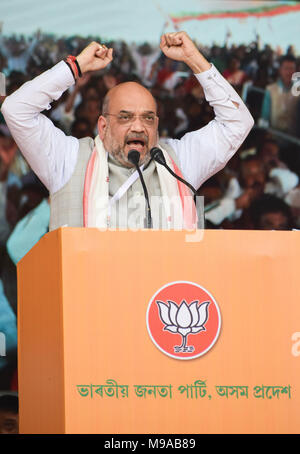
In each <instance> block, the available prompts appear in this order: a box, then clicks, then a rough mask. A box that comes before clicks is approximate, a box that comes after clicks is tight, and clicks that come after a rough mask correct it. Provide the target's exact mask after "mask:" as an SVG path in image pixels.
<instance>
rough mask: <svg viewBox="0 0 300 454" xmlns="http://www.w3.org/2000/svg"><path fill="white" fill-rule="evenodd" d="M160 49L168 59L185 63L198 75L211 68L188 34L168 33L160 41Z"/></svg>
mask: <svg viewBox="0 0 300 454" xmlns="http://www.w3.org/2000/svg"><path fill="white" fill-rule="evenodd" d="M160 48H161V50H162V52H163V53H164V54H165V56H166V57H168V58H171V59H172V60H176V61H183V62H184V63H186V64H187V65H188V66H189V67H190V68H191V70H192V71H193V72H194V73H195V74H197V73H199V72H202V71H206V70H207V69H209V68H210V67H211V65H210V63H208V61H207V60H206V59H205V58H204V57H203V55H202V54H201V53H200V52H199V50H198V49H197V47H196V46H195V44H194V43H193V41H192V40H191V38H190V37H189V36H188V34H187V33H186V32H175V33H166V34H164V35H162V37H161V40H160Z"/></svg>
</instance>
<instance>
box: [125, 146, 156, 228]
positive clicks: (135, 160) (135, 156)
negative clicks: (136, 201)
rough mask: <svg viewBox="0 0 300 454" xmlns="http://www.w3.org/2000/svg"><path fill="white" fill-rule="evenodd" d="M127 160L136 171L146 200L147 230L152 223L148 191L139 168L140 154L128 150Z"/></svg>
mask: <svg viewBox="0 0 300 454" xmlns="http://www.w3.org/2000/svg"><path fill="white" fill-rule="evenodd" d="M128 160H129V161H130V162H132V164H134V166H135V167H136V170H137V171H138V174H139V177H140V180H141V183H142V187H143V191H144V196H145V199H146V217H145V228H147V229H152V227H153V223H152V216H151V207H150V203H149V196H148V191H147V188H146V185H145V181H144V177H143V174H142V171H141V169H140V168H139V160H140V153H139V152H138V151H137V150H130V151H129V153H128Z"/></svg>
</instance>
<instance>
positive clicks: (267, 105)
mask: <svg viewBox="0 0 300 454" xmlns="http://www.w3.org/2000/svg"><path fill="white" fill-rule="evenodd" d="M295 71H296V59H295V57H293V56H292V55H285V56H283V57H282V58H281V60H280V65H279V69H278V78H277V81H276V82H274V83H272V84H270V85H267V87H266V91H265V95H264V99H263V104H262V111H261V120H263V122H264V124H266V125H269V126H271V127H272V128H274V129H278V130H280V131H282V132H285V133H287V134H291V135H297V132H298V133H299V127H300V125H297V124H296V117H297V115H296V113H297V108H298V103H299V97H297V96H294V95H293V92H292V85H293V84H292V76H293V74H294V73H295ZM261 120H260V123H262V121H261Z"/></svg>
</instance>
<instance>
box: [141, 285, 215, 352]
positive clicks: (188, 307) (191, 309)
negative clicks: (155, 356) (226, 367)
mask: <svg viewBox="0 0 300 454" xmlns="http://www.w3.org/2000/svg"><path fill="white" fill-rule="evenodd" d="M147 327H148V332H149V334H150V337H151V339H152V341H153V342H154V344H155V345H156V346H157V347H158V348H159V349H160V350H161V351H163V352H164V353H166V354H167V355H169V356H171V357H173V358H178V359H192V358H196V357H198V356H201V355H203V354H204V353H206V352H207V351H208V350H210V349H211V348H212V346H213V345H214V343H215V342H216V340H217V338H218V336H219V332H220V328H221V316H220V311H219V308H218V305H217V303H216V301H215V300H214V298H213V297H212V295H211V294H210V293H209V292H208V291H207V290H205V289H204V288H203V287H201V286H200V285H198V284H195V283H193V282H186V281H179V282H172V283H170V284H167V285H165V286H164V287H162V288H161V289H159V290H158V292H156V293H155V295H154V296H153V297H152V298H151V300H150V303H149V306H148V311H147Z"/></svg>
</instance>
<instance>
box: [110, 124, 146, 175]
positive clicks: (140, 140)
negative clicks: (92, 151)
mask: <svg viewBox="0 0 300 454" xmlns="http://www.w3.org/2000/svg"><path fill="white" fill-rule="evenodd" d="M103 143H104V146H105V149H106V150H107V151H108V152H109V153H110V154H111V156H113V158H114V159H115V160H116V161H117V162H118V163H120V164H121V165H123V166H125V167H134V165H133V164H132V163H131V162H130V161H129V160H128V152H129V151H130V150H137V151H138V152H139V153H140V160H139V166H141V165H142V164H144V165H145V164H148V162H149V161H150V159H151V156H150V150H149V139H148V136H147V135H146V134H144V133H130V134H128V135H126V136H125V138H124V142H123V144H120V143H117V141H116V140H115V139H114V138H113V137H112V136H111V134H110V132H109V131H108V132H107V134H106V136H105V137H104V139H103Z"/></svg>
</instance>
